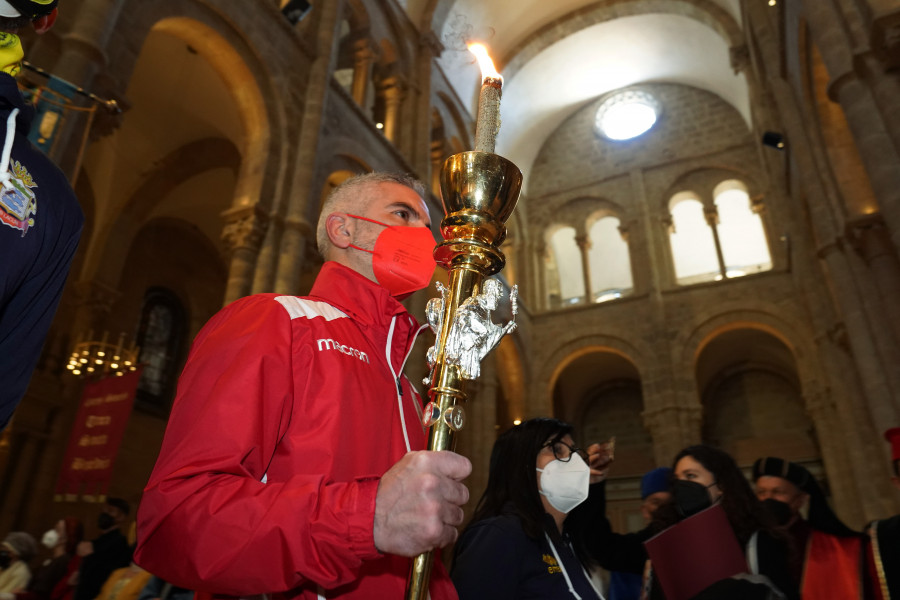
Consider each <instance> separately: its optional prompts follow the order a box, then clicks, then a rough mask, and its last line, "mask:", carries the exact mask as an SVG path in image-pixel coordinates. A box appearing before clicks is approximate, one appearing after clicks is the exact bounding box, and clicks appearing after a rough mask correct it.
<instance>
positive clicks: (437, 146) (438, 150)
mask: <svg viewBox="0 0 900 600" xmlns="http://www.w3.org/2000/svg"><path fill="white" fill-rule="evenodd" d="M444 153H445V151H444V140H432V141H431V151H430V153H429V156H430V157H431V193H433V194H434V195H435V196H437V197H438V198H440V197H441V166H442V163H443V161H444Z"/></svg>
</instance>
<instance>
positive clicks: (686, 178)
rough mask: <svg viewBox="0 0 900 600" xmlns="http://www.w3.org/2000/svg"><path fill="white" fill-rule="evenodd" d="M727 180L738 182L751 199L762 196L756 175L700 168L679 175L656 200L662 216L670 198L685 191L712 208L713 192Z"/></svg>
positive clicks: (760, 179) (758, 178)
mask: <svg viewBox="0 0 900 600" xmlns="http://www.w3.org/2000/svg"><path fill="white" fill-rule="evenodd" d="M728 180H737V181H740V182H741V183H742V184H743V185H744V186H745V187H746V190H747V194H749V196H750V197H751V198H758V197H760V196H761V195H762V187H763V186H762V184H761V181H762V178H761V177H760V175H759V174H758V173H755V172H752V171H750V170H743V169H737V168H734V167H730V166H729V167H724V166H708V167H700V168H697V169H691V170H690V171H687V172H685V173H682V174H680V175H679V176H678V177H677V178H676V179H675V180H674V181H673V182H672V183H671V184H669V186H668V187H667V188H666V190H665V192H664V193H663V194H662V195H661V196H660V197H659V199H658V202H659V207H660V209H661V211H662V214H668V213H669V209H670V201H671V200H672V198H673V197H675V196H676V195H677V194H679V193H681V192H685V191H691V192H693V193H694V194H695V195H696V197H697V199H699V200H700V202H701V203H702V204H703V206H704V207H706V208H708V209H711V208H713V207H714V204H713V200H714V192H715V190H716V188H717V186H719V184H721V183H722V182H724V181H728Z"/></svg>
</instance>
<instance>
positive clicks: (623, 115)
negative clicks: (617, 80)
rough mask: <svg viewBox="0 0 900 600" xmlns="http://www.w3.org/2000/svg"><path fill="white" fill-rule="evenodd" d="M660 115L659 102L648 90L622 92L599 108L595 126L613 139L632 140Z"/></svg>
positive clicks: (646, 129)
mask: <svg viewBox="0 0 900 600" xmlns="http://www.w3.org/2000/svg"><path fill="white" fill-rule="evenodd" d="M658 117H659V103H657V102H656V99H655V98H654V97H653V96H651V95H650V94H648V93H646V92H637V91H628V92H621V93H619V94H616V95H614V96H612V97H611V98H609V99H607V100H606V101H605V102H604V103H603V104H601V105H600V108H598V109H597V117H596V121H595V127H596V129H597V131H598V132H599V133H600V134H601V135H603V136H604V137H607V138H609V139H611V140H617V141H621V140H630V139H631V138H635V137H637V136H639V135H641V134H642V133H645V132H646V131H648V130H649V129H650V128H651V127H653V125H654V124H655V123H656V120H657V118H658Z"/></svg>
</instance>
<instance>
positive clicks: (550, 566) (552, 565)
mask: <svg viewBox="0 0 900 600" xmlns="http://www.w3.org/2000/svg"><path fill="white" fill-rule="evenodd" d="M543 558H544V562H545V563H547V572H548V573H562V569H560V568H559V565H558V564H556V559H555V558H553V557H552V556H550V555H549V554H545V555H544V556H543Z"/></svg>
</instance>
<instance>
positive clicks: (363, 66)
mask: <svg viewBox="0 0 900 600" xmlns="http://www.w3.org/2000/svg"><path fill="white" fill-rule="evenodd" d="M374 63H375V52H374V50H373V49H372V42H371V40H369V38H361V39H358V40H356V41H355V42H353V84H352V87H351V88H350V89H351V92H350V93H351V95H352V96H353V100H355V101H356V103H357V104H358V105H359V106H360V107H361V108H362V109H363V110H364V111H365V110H369V109H370V107H367V106H366V96H367V95H368V93H369V82H370V81H371V80H372V65H373V64H374Z"/></svg>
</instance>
